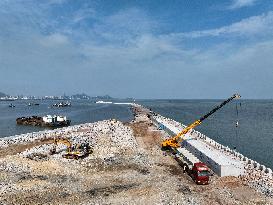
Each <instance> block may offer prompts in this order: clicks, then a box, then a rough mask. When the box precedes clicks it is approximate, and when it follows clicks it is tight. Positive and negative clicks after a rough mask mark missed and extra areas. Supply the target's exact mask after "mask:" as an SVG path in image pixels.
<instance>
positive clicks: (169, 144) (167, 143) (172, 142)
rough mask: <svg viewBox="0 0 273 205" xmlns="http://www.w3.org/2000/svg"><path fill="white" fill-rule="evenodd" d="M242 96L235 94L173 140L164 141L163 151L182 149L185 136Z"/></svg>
mask: <svg viewBox="0 0 273 205" xmlns="http://www.w3.org/2000/svg"><path fill="white" fill-rule="evenodd" d="M239 98H241V96H240V95H239V94H234V95H233V96H231V97H230V98H228V99H227V100H225V101H224V102H222V103H221V104H220V105H218V106H216V107H215V108H213V109H212V110H211V111H210V112H208V113H207V114H205V115H204V116H202V117H201V118H200V119H198V120H196V121H194V122H193V123H192V124H190V125H188V126H187V127H186V128H185V129H183V130H182V131H181V132H179V133H178V134H177V135H176V136H174V137H173V138H171V139H167V140H164V141H163V142H162V144H161V146H162V149H169V148H171V147H173V148H178V147H180V143H181V141H182V140H183V136H184V135H185V134H187V133H188V132H189V131H190V130H191V129H193V128H195V127H196V126H198V125H200V124H201V123H202V122H203V121H204V120H205V119H207V118H208V117H209V116H210V115H212V114H213V113H215V112H216V111H217V110H219V109H221V108H222V107H223V106H224V105H226V104H227V103H229V102H230V101H232V100H233V99H239Z"/></svg>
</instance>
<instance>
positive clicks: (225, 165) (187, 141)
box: [155, 117, 245, 177]
mask: <svg viewBox="0 0 273 205" xmlns="http://www.w3.org/2000/svg"><path fill="white" fill-rule="evenodd" d="M155 120H156V121H157V122H158V123H160V124H162V125H164V126H165V127H166V130H167V132H168V133H169V134H171V135H177V134H178V133H179V132H181V128H183V127H185V126H184V125H180V126H179V125H178V124H176V125H174V124H173V123H170V122H168V120H167V119H162V118H160V117H155ZM194 135H195V133H193V134H191V133H190V132H189V133H188V134H186V136H184V140H183V143H182V146H183V147H185V148H186V149H187V150H188V151H190V152H191V153H192V154H194V155H195V156H196V157H197V158H198V159H199V160H200V161H202V162H204V163H205V164H207V166H208V167H210V168H211V169H212V170H213V171H214V172H215V173H216V174H217V175H219V176H221V177H222V176H240V175H244V174H245V170H244V163H243V162H241V161H239V160H236V159H235V158H232V156H227V155H225V154H224V153H223V152H221V151H220V150H218V149H216V148H215V147H213V146H211V145H210V144H209V143H205V142H203V141H201V140H199V139H198V138H195V137H193V136H194Z"/></svg>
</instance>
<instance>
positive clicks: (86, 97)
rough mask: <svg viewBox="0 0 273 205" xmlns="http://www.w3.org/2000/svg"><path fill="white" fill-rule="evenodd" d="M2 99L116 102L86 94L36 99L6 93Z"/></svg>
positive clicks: (107, 96)
mask: <svg viewBox="0 0 273 205" xmlns="http://www.w3.org/2000/svg"><path fill="white" fill-rule="evenodd" d="M0 98H2V100H7V99H11V98H12V99H13V100H18V99H23V100H28V99H29V100H33V99H53V100H95V101H97V100H108V101H109V100H114V99H116V98H112V97H111V96H109V95H103V96H96V97H91V96H89V95H87V94H85V93H82V94H74V95H71V96H67V95H65V94H64V95H63V96H43V97H35V96H24V95H19V96H10V95H7V94H5V93H2V92H0Z"/></svg>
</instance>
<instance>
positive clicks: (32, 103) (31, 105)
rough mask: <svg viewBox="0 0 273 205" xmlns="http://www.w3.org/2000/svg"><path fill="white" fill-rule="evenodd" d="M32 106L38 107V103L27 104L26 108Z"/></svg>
mask: <svg viewBox="0 0 273 205" xmlns="http://www.w3.org/2000/svg"><path fill="white" fill-rule="evenodd" d="M33 105H36V106H37V105H40V104H39V103H28V106H33Z"/></svg>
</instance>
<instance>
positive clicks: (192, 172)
mask: <svg viewBox="0 0 273 205" xmlns="http://www.w3.org/2000/svg"><path fill="white" fill-rule="evenodd" d="M175 160H176V161H177V162H178V164H179V165H180V166H182V167H183V172H187V173H188V174H189V176H190V177H191V178H192V179H193V181H195V183H196V184H209V179H210V176H211V173H210V170H209V168H208V167H207V166H206V165H205V164H204V163H203V162H200V160H198V158H197V157H195V156H194V155H193V154H192V153H190V152H189V151H188V150H187V149H185V148H181V147H180V148H176V149H175Z"/></svg>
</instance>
